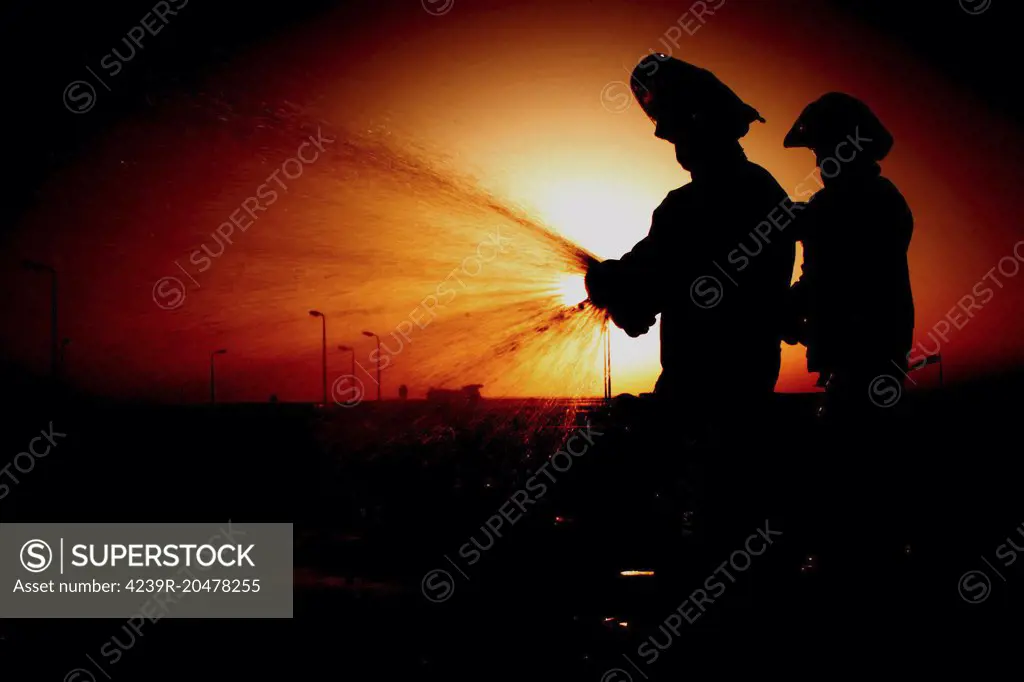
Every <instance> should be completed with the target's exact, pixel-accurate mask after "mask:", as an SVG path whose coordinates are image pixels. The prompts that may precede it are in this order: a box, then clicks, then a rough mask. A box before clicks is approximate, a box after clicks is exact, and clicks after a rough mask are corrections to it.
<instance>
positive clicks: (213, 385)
mask: <svg viewBox="0 0 1024 682" xmlns="http://www.w3.org/2000/svg"><path fill="white" fill-rule="evenodd" d="M227 352H228V349H227V348H221V349H220V350H215V351H213V352H212V353H210V404H211V405H213V404H214V403H216V402H217V375H216V374H214V371H213V359H214V358H215V357H217V356H218V355H224V354H225V353H227Z"/></svg>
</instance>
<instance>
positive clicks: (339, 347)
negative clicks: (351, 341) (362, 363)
mask: <svg viewBox="0 0 1024 682" xmlns="http://www.w3.org/2000/svg"><path fill="white" fill-rule="evenodd" d="M338 350H352V346H338Z"/></svg>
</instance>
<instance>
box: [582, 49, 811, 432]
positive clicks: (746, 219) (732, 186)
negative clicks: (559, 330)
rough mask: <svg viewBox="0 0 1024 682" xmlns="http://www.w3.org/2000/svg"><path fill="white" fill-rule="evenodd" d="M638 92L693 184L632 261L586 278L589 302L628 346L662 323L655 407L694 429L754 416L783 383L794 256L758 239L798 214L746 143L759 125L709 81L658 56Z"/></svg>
mask: <svg viewBox="0 0 1024 682" xmlns="http://www.w3.org/2000/svg"><path fill="white" fill-rule="evenodd" d="M632 89H633V94H634V95H635V96H636V98H637V100H638V101H639V102H640V105H641V106H642V107H643V110H644V112H645V113H647V115H648V116H649V117H650V118H651V119H652V120H653V121H654V123H655V124H656V128H655V131H654V134H655V135H656V136H657V137H658V138H660V139H663V140H666V141H668V142H671V143H672V144H673V145H674V146H675V153H676V159H677V160H678V162H679V164H680V165H681V166H682V167H683V168H684V169H686V170H687V171H689V172H690V175H691V178H692V181H691V182H690V183H689V184H687V185H684V186H683V187H680V188H679V189H676V190H673V191H672V192H670V193H669V194H668V196H667V197H665V200H664V201H663V202H662V204H661V205H660V206H659V207H658V208H657V209H656V210H655V211H654V215H653V217H652V220H651V229H650V233H649V234H648V236H647V237H645V238H644V239H643V240H641V241H640V243H638V244H637V245H636V246H635V247H633V249H632V250H631V251H630V252H629V253H627V254H626V255H625V256H623V257H622V258H621V259H620V260H610V261H604V262H602V263H598V264H596V265H594V266H593V267H591V269H590V271H589V272H588V273H587V278H586V279H587V289H588V292H589V294H590V299H591V301H592V302H593V303H594V304H595V305H597V306H598V307H600V308H605V309H607V310H608V312H609V314H610V315H611V318H612V320H613V321H614V322H615V324H617V325H618V326H619V327H622V328H623V329H624V330H625V331H626V332H627V333H628V334H629V335H630V336H638V335H640V334H644V333H646V332H647V331H648V330H649V329H650V327H651V326H652V325H653V324H654V321H655V315H657V314H659V313H660V314H661V316H662V317H661V364H662V370H663V371H662V374H661V376H660V377H659V379H658V383H657V386H656V388H655V395H656V396H659V397H660V398H664V399H667V400H668V401H669V402H670V403H671V404H673V405H677V406H679V407H682V408H683V409H685V410H686V412H687V413H689V414H690V415H691V416H694V417H695V418H696V419H700V415H712V416H713V415H716V414H721V413H722V412H728V411H732V410H734V409H736V407H738V406H741V405H748V406H749V405H753V404H758V403H760V402H762V401H765V400H767V399H769V398H770V396H771V394H772V393H773V391H774V388H775V383H776V381H777V379H778V376H779V365H780V352H781V348H780V347H781V331H782V320H783V319H784V315H783V310H784V306H785V304H786V301H787V297H788V293H789V284H790V280H791V277H792V271H793V261H794V252H795V245H794V241H793V240H792V238H783V237H782V236H781V235H780V236H779V237H778V238H774V237H773V238H771V239H770V240H769V239H764V238H761V239H759V238H758V236H757V235H758V234H759V233H758V232H755V230H757V228H758V226H759V225H764V224H767V223H766V221H767V220H768V217H769V216H770V215H773V214H775V213H780V212H781V209H784V208H785V209H787V210H788V208H789V206H790V205H791V204H790V202H789V200H788V198H787V195H786V192H785V191H784V190H783V189H782V187H781V186H779V183H778V182H776V181H775V179H774V178H773V177H772V176H771V175H770V174H769V173H768V171H766V170H765V169H763V168H761V167H760V166H758V165H756V164H754V163H751V162H750V161H748V160H747V157H746V155H745V154H744V151H743V148H742V147H741V146H740V143H739V140H740V138H742V137H743V136H745V135H746V134H747V133H748V132H749V131H750V124H751V123H753V122H754V121H761V122H764V119H762V118H761V116H760V115H759V114H758V112H757V111H756V110H755V109H754V108H753V107H751V106H749V105H748V104H746V103H744V102H743V101H742V100H741V99H740V98H739V97H738V96H737V95H736V94H735V93H734V92H733V91H732V90H730V89H729V88H728V87H727V86H726V85H725V84H724V83H722V82H721V81H720V80H718V78H716V77H715V76H714V75H713V74H712V73H711V72H709V71H706V70H704V69H701V68H698V67H696V66H693V65H691V64H687V63H686V62H682V61H680V60H678V59H674V58H671V57H668V56H666V55H662V54H652V55H650V56H648V57H645V58H644V59H643V60H641V61H640V63H639V64H638V65H637V67H636V69H635V70H634V71H633V76H632ZM762 236H763V235H762ZM752 243H753V247H751V246H749V245H750V244H752ZM722 266H726V267H728V268H730V271H728V272H722V271H721V270H722ZM737 358H740V359H741V360H740V361H737Z"/></svg>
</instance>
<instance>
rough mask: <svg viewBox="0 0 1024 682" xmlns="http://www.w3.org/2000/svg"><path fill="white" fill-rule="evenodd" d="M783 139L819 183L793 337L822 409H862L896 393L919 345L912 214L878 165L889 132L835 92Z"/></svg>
mask: <svg viewBox="0 0 1024 682" xmlns="http://www.w3.org/2000/svg"><path fill="white" fill-rule="evenodd" d="M784 144H785V146H786V147H789V148H792V147H807V148H809V149H811V150H812V151H813V152H814V155H815V159H816V162H817V165H818V167H819V168H820V170H821V178H822V184H823V188H822V189H821V191H819V192H818V193H817V194H815V195H814V196H813V197H812V198H811V200H810V201H809V202H808V203H807V205H806V210H804V211H802V212H801V213H800V214H799V217H798V218H797V221H796V230H797V236H798V238H799V239H800V240H801V241H802V242H803V246H804V264H803V274H802V276H801V277H800V280H799V281H798V282H797V283H796V284H795V285H794V287H793V294H794V301H795V305H796V309H797V311H798V317H799V318H800V326H799V330H798V331H797V332H796V334H795V337H796V339H798V340H799V341H801V342H802V343H803V344H804V345H806V346H807V369H808V371H810V372H820V373H821V375H820V379H819V385H824V386H825V387H826V408H825V414H826V415H831V416H834V417H839V416H842V415H844V414H845V415H847V416H864V414H865V410H876V411H877V409H878V407H879V406H885V407H889V406H891V405H890V404H889V403H890V402H891V401H892V400H898V399H899V394H900V393H901V391H902V388H903V380H904V377H905V374H906V372H907V356H908V354H909V353H910V348H911V345H912V343H913V332H914V301H913V296H912V294H911V288H910V270H909V267H908V265H907V249H908V248H909V246H910V238H911V235H912V233H913V230H914V218H913V216H912V215H911V212H910V207H909V206H907V202H906V200H905V199H904V198H903V195H902V194H900V191H899V190H898V189H897V188H896V186H895V185H894V184H893V183H892V182H891V181H889V180H888V179H886V178H884V177H882V175H881V172H882V170H881V167H880V166H879V162H880V161H881V160H882V159H884V158H885V157H886V156H887V155H888V153H889V151H890V150H891V149H892V145H893V138H892V135H891V134H890V133H889V131H888V130H886V128H885V126H883V125H882V122H881V121H880V120H879V119H878V117H877V116H875V114H874V113H873V112H872V111H871V110H870V109H869V108H868V107H867V105H866V104H864V103H863V102H861V101H860V100H858V99H856V98H854V97H851V96H850V95H846V94H843V93H838V92H833V93H829V94H827V95H825V96H823V97H821V98H820V99H818V100H816V101H815V102H812V103H811V104H809V105H808V106H807V108H806V109H804V111H803V113H801V114H800V117H799V118H798V119H797V121H796V123H794V124H793V128H792V129H791V130H790V131H789V134H788V135H787V136H786V139H785V143H784Z"/></svg>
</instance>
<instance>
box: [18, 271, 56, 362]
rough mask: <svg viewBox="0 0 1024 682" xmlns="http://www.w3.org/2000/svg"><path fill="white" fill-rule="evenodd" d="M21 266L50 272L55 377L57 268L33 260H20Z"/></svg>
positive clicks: (52, 357)
mask: <svg viewBox="0 0 1024 682" xmlns="http://www.w3.org/2000/svg"><path fill="white" fill-rule="evenodd" d="M21 265H22V267H25V268H28V269H29V270H32V271H33V272H48V273H50V373H51V374H52V375H53V377H54V378H56V377H57V364H58V362H59V361H58V353H59V351H58V350H57V348H58V344H57V270H55V269H54V268H53V267H51V266H49V265H46V264H45V263H39V262H37V261H33V260H23V261H21Z"/></svg>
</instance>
